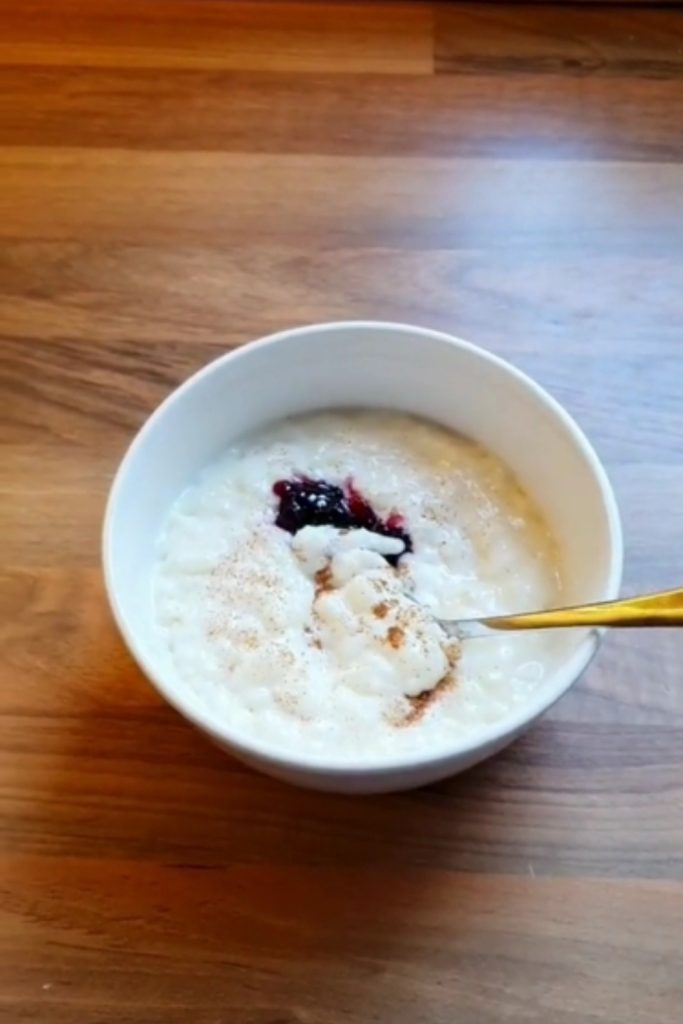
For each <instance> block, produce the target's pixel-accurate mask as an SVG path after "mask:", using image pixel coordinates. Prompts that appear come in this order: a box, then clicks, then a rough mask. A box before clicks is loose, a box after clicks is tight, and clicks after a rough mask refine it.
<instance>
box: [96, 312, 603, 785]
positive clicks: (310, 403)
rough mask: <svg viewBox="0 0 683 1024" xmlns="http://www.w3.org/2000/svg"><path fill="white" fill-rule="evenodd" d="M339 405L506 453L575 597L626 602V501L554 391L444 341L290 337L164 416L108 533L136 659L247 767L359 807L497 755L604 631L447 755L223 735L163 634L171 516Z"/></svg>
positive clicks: (224, 362)
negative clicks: (258, 444) (153, 588)
mask: <svg viewBox="0 0 683 1024" xmlns="http://www.w3.org/2000/svg"><path fill="white" fill-rule="evenodd" d="M335 406H337V407H339V406H346V407H349V406H361V407H370V408H390V409H399V410H403V411H406V412H409V413H414V414H417V415H420V416H423V417H427V418H429V419H432V420H435V421H437V422H439V423H441V424H443V425H445V426H446V427H450V428H452V429H454V430H457V431H460V432H462V433H463V434H466V435H468V436H469V437H472V438H474V439H475V440H477V441H479V442H481V443H482V444H483V445H485V446H486V447H487V448H489V449H491V450H493V451H494V452H496V453H497V454H498V455H499V456H500V457H501V458H502V459H503V460H504V461H505V462H506V463H507V464H508V465H509V466H511V467H512V469H513V470H514V471H515V473H516V474H517V476H518V478H519V480H520V481H521V482H522V484H523V485H524V486H525V487H526V489H527V490H528V491H529V492H530V493H531V494H532V495H533V496H534V497H535V499H536V501H537V502H538V503H539V505H540V506H541V508H542V509H543V510H544V512H545V514H546V516H547V518H548V520H549V521H550V523H551V525H552V528H553V529H554V531H555V534H556V536H557V538H558V540H559V542H560V545H561V548H562V551H563V555H564V562H565V573H566V587H567V596H568V599H569V600H570V601H572V602H574V601H577V602H578V601H584V600H586V601H588V600H600V599H607V598H611V597H615V596H616V594H617V592H618V589H619V584H620V581H621V568H622V539H621V528H620V523H619V514H618V511H617V507H616V503H615V500H614V496H613V493H612V490H611V487H610V485H609V482H608V480H607V477H606V475H605V472H604V470H603V468H602V466H601V464H600V462H599V460H598V458H597V456H596V454H595V452H594V451H593V449H592V448H591V446H590V444H589V443H588V441H587V440H586V438H585V437H584V435H583V434H582V433H581V431H580V430H579V428H578V427H577V426H576V424H575V423H574V421H573V420H572V419H571V418H570V417H569V415H568V414H567V413H566V412H565V411H564V410H563V409H562V408H561V407H560V406H559V405H558V404H557V402H556V401H554V399H552V398H551V397H550V396H549V395H548V394H547V393H546V392H545V391H543V390H542V389H541V388H540V387H539V386H538V385H537V384H535V383H534V382H533V381H532V380H530V379H529V378H528V377H526V376H524V374H522V373H520V372H519V371H518V370H516V369H514V368H513V367H512V366H510V365H509V364H507V363H505V362H503V361H502V360H501V359H498V358H497V357H496V356H493V355H491V354H490V353H488V352H485V351H483V350H482V349H479V348H476V347H475V346H473V345H470V344H468V343H467V342H464V341H460V340H458V339H456V338H452V337H449V336H448V335H445V334H441V333H438V332H437V331H430V330H425V329H422V328H418V327H408V326H405V325H402V324H390V323H372V322H369V323H366V322H351V323H331V324H319V325H315V326H312V327H305V328H298V329H294V330H290V331H283V332H282V333H280V334H276V335H273V336H272V337H269V338H265V339H263V340H262V341H259V342H256V343H255V344H252V345H248V346H246V347H244V348H241V349H239V350H238V351H236V352H232V353H229V354H228V355H225V356H222V357H221V358H219V359H217V360H216V361H215V362H213V363H210V364H209V365H208V366H206V367H204V369H203V370H200V371H199V373H196V374H195V375H194V376H193V377H191V378H190V379H189V380H187V381H186V382H185V383H184V384H183V385H182V386H181V387H179V388H178V389H177V390H176V391H174V392H173V394H171V395H170V396H169V397H168V398H167V399H166V401H165V402H163V404H162V405H161V406H160V407H159V408H158V409H157V410H156V412H154V413H153V415H152V416H151V417H150V418H149V420H148V421H147V422H146V423H145V425H144V426H143V428H142V429H141V431H140V432H139V434H138V435H137V437H136V438H135V440H134V441H133V443H132V444H131V446H130V448H129V450H128V452H127V454H126V456H125V458H124V460H123V462H122V463H121V466H120V468H119V471H118V473H117V475H116V478H115V480H114V483H113V486H112V489H111V493H110V496H109V502H108V506H107V512H106V517H105V523H104V538H103V559H104V572H105V580H106V587H107V592H108V595H109V600H110V602H111V607H112V610H113V612H114V616H115V617H116V621H117V623H118V625H119V628H120V630H121V633H122V634H123V637H124V639H125V641H126V643H127V645H128V647H129V648H130V651H131V653H132V654H133V656H134V658H135V659H136V661H137V662H138V664H139V665H140V667H141V668H142V669H143V670H144V671H145V672H146V674H147V675H148V676H149V678H150V679H151V680H152V682H153V683H154V684H155V686H156V687H157V689H158V690H159V691H160V693H161V694H162V695H163V696H164V697H165V698H166V699H167V700H168V701H169V702H170V703H171V704H172V705H173V706H174V707H175V708H177V709H178V711H180V712H181V713H182V714H183V715H185V717H186V718H188V719H189V720H190V721H191V722H193V723H194V724H195V725H198V726H199V727H200V728H201V729H203V730H204V731H205V732H207V733H208V734H209V736H211V737H212V738H213V739H214V740H216V741H217V742H218V743H219V744H221V745H222V746H223V747H225V748H227V749H228V750H229V751H231V752H232V753H233V754H235V755H236V756H237V757H239V758H241V759H242V760H243V761H245V762H247V763H249V764H251V765H253V766H255V767H257V768H260V769H262V770H263V771H265V772H268V773H270V774H272V775H275V776H278V777H280V778H283V779H286V780H288V781H291V782H295V783H298V784H300V785H304V786H311V787H314V788H318V789H328V790H336V791H340V792H350V793H370V792H383V791H389V790H398V789H408V788H411V787H414V786H420V785H423V784H425V783H428V782H433V781H435V780H437V779H441V778H444V777H445V776H448V775H452V774H454V773H455V772H459V771H462V770H463V769H465V768H468V767H470V766H471V765H473V764H475V763H476V762H478V761H481V760H482V759H483V758H485V757H488V756H490V755H491V754H493V753H495V752H496V751H498V750H500V749H501V748H502V747H504V746H505V745H506V744H507V743H509V742H510V741H511V740H513V739H514V738H515V737H516V736H518V735H519V734H520V733H522V732H523V731H524V730H525V729H527V728H528V727H529V725H531V723H532V722H533V721H534V720H535V719H536V718H538V716H539V715H541V714H542V713H543V712H544V711H545V710H546V709H547V708H549V707H550V706H551V705H552V704H553V703H554V702H555V701H556V700H557V699H558V697H560V696H561V695H562V694H563V693H564V692H565V691H566V690H567V689H568V688H569V687H570V686H571V685H572V683H573V682H574V681H575V680H576V679H577V678H578V676H579V675H580V674H581V673H582V672H583V670H584V669H585V668H586V666H587V664H588V663H589V661H590V660H591V658H592V656H593V654H594V653H595V650H596V648H597V646H598V643H599V639H600V637H599V635H598V633H597V632H596V631H592V632H588V631H583V630H581V631H568V632H567V633H566V634H565V637H564V638H563V642H564V643H565V646H564V647H563V648H562V656H561V660H560V663H559V666H558V668H557V670H556V671H554V672H553V673H552V674H551V675H550V677H549V678H548V679H547V680H546V681H545V683H544V684H543V685H542V686H541V688H540V689H539V690H538V691H537V692H536V694H535V695H534V696H533V698H532V699H531V700H530V701H529V703H528V704H527V705H526V706H525V707H523V708H522V709H521V710H515V711H514V713H513V714H511V715H509V716H508V717H506V718H504V719H503V720H501V721H499V722H496V723H495V724H494V725H491V726H487V727H485V728H482V729H481V730H480V731H479V732H477V733H476V734H474V735H472V736H471V737H470V738H469V739H466V740H462V739H458V740H455V741H454V743H453V745H452V746H451V747H450V748H449V749H446V750H444V749H440V750H434V751H426V752H425V753H424V754H422V755H421V756H415V755H411V756H409V757H401V758H396V759H395V760H394V761H392V762H391V763H384V764H382V765H381V766H379V767H378V766H377V765H374V766H373V765H372V764H370V763H367V764H363V763H362V762H359V763H357V764H354V765H352V766H349V765H348V764H339V763H334V761H333V759H329V760H326V759H324V758H321V757H311V756H305V755H298V754H296V753H294V752H292V753H291V754H290V755H288V756H283V755H282V754H280V753H278V752H276V751H274V750H272V749H270V748H269V747H268V745H267V744H265V743H262V742H261V741H260V740H259V738H258V736H245V735H240V734H239V733H238V732H237V731H233V730H232V729H231V727H230V724H229V723H225V722H219V721H216V720H215V718H213V717H212V715H211V713H210V711H209V710H207V708H205V707H204V706H203V705H202V702H201V700H200V699H198V697H197V696H196V694H194V693H193V692H191V691H190V690H189V689H188V688H187V687H184V686H183V685H182V684H180V683H179V682H178V681H177V679H176V678H175V674H174V671H173V669H172V666H171V665H170V662H169V660H168V655H167V654H166V653H165V652H164V651H163V650H162V649H161V646H160V645H159V643H158V638H157V636H156V634H155V628H154V624H153V621H152V610H151V598H150V571H151V567H152V562H153V558H154V548H155V541H156V538H157V535H158V533H159V531H160V528H161V525H162V521H163V519H164V517H165V515H166V513H167V511H168V509H169V506H170V504H171V503H172V502H173V500H174V499H175V498H176V497H177V496H178V494H179V493H180V492H181V491H182V490H183V489H184V488H185V487H186V486H187V484H189V483H190V482H191V481H193V480H194V479H195V477H196V476H197V473H198V472H199V470H200V469H201V468H202V467H203V466H204V465H205V464H206V463H208V462H210V461H211V460H212V459H213V458H215V457H216V456H217V455H218V454H219V453H220V452H221V450H222V449H223V448H224V447H225V446H226V445H227V444H228V443H229V442H231V441H232V440H234V439H235V438H237V437H238V436H239V435H241V434H244V433H246V432H247V431H251V430H254V429H256V428H258V427H261V426H263V425H265V424H266V423H268V422H269V421H272V420H276V419H279V418H281V417H283V416H289V415H292V414H294V413H302V412H307V411H313V410H316V409H321V408H331V407H335Z"/></svg>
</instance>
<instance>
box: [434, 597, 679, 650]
mask: <svg viewBox="0 0 683 1024" xmlns="http://www.w3.org/2000/svg"><path fill="white" fill-rule="evenodd" d="M437 622H438V623H439V625H440V626H441V628H442V629H443V630H444V631H445V632H446V633H447V634H448V635H449V636H452V637H454V638H455V639H456V640H469V639H470V638H473V637H479V636H492V635H493V634H494V633H496V632H498V631H500V630H515V629H557V628H558V627H566V626H622V627H623V626H626V627H633V626H683V589H681V590H662V591H660V592H659V593H657V594H641V595H640V596H639V597H627V598H625V599H623V600H620V601H600V602H599V603H597V604H578V605H574V606H573V607H570V608H551V609H548V610H546V611H538V612H522V613H521V614H517V615H494V616H489V617H487V618H485V619H437Z"/></svg>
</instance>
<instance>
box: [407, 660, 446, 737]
mask: <svg viewBox="0 0 683 1024" xmlns="http://www.w3.org/2000/svg"><path fill="white" fill-rule="evenodd" d="M453 683H454V680H453V677H452V676H451V674H450V672H447V673H446V675H445V676H444V677H443V678H442V679H440V680H439V681H438V683H437V684H436V686H434V687H432V689H431V690H423V691H422V693H417V694H415V696H413V697H406V700H407V701H408V703H409V704H410V711H409V712H408V714H407V715H406V716H405V718H403V719H402V720H401V722H399V723H398V724H399V725H414V724H415V722H419V720H420V719H421V718H422V716H423V715H424V714H425V713H426V711H427V710H428V708H430V707H431V706H432V704H434V703H435V701H436V700H438V698H439V696H440V695H441V694H442V693H443V692H444V691H445V690H449V689H450V688H451V687H452V686H453Z"/></svg>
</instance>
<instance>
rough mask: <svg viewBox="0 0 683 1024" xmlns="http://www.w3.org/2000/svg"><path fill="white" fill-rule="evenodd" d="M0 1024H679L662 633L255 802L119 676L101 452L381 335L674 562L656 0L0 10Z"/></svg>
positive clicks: (672, 221)
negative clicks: (555, 408) (457, 388)
mask: <svg viewBox="0 0 683 1024" xmlns="http://www.w3.org/2000/svg"><path fill="white" fill-rule="evenodd" d="M0 7H1V8H2V26H3V29H2V32H0V62H1V64H0V141H1V143H2V147H1V148H0V208H1V213H2V215H1V216H0V235H1V242H0V295H1V299H0V303H1V309H0V331H1V332H2V333H1V344H2V377H3V391H2V399H1V403H0V416H1V417H2V424H1V442H2V458H1V461H0V476H1V486H2V492H3V493H2V504H1V509H0V526H1V532H0V536H1V538H2V562H3V573H2V591H1V593H2V627H1V628H2V659H1V668H0V684H1V685H0V730H1V740H0V756H1V758H2V762H1V768H0V843H1V846H2V853H1V855H0V895H1V909H2V923H1V926H0V1018H1V1019H2V1021H3V1024H4V1022H7V1024H22V1022H31V1024H34V1022H36V1024H37V1022H40V1024H43V1022H44V1024H176V1022H178V1024H180V1022H182V1024H186V1022H189V1024H346V1022H349V1024H370V1022H373V1024H499V1022H506V1024H532V1022H538V1024H598V1022H600V1024H603V1022H610V1024H680V1021H681V1020H682V1019H683V1008H682V1007H683V963H682V956H681V944H682V940H683V882H682V880H683V686H682V685H681V684H682V679H681V675H682V670H681V662H682V660H683V634H681V633H679V634H676V633H675V632H674V631H669V632H666V631H662V632H659V633H641V634H637V633H633V634H631V635H626V634H622V635H619V636H617V635H614V636H611V637H610V638H609V640H608V641H607V643H606V644H605V646H604V648H603V651H602V653H601V655H600V657H599V659H598V661H597V662H596V663H595V665H594V667H593V668H591V670H590V672H589V673H588V674H587V675H586V677H585V679H584V680H583V681H582V682H581V684H580V685H579V686H577V687H576V688H575V689H574V690H573V692H572V693H571V694H570V695H568V696H567V697H566V698H565V699H564V700H563V701H562V702H561V703H560V705H559V706H558V707H557V708H556V709H554V710H553V712H552V713H551V714H549V715H548V716H547V717H546V718H545V720H544V721H543V722H542V723H541V724H540V725H538V726H537V727H536V728H535V729H533V730H532V731H531V733H530V734H529V735H528V736H527V737H526V738H524V739H523V740H521V741H520V742H518V743H516V744H515V745H514V746H512V747H511V748H510V749H509V750H507V751H506V752H505V753H504V754H503V755H502V756H500V757H498V758H496V759H495V760H493V761H491V762H490V763H488V764H484V765H482V766H481V767H479V768H477V769H475V770H474V771H472V772H470V773H468V774H467V775H465V776H463V777H460V778H457V779H454V780H453V781H450V782H447V783H444V784H442V785H438V786H434V787H432V788H430V789H427V790H424V791H422V792H416V793H412V794H406V795H398V796H392V797H385V798H377V799H344V798H335V797H330V796H323V795H317V794H312V793H305V792H298V791H296V790H294V789H289V788H286V787H285V786H282V785H279V784H277V783H275V782H272V781H270V780H269V779H267V778H263V777H261V776H260V775H257V774H254V773H252V772H251V771H248V770H246V769H245V768H242V767H240V766H239V765H238V764H236V763H234V762H233V761H231V760H230V759H229V758H228V757H226V756H225V755H223V754H221V753H220V752H218V751H217V750H214V749H213V747H211V746H210V745H209V744H208V743H207V742H206V741H205V740H204V739H203V738H202V737H201V736H199V735H198V734H196V733H195V732H194V731H193V730H192V729H191V728H190V727H189V726H187V725H186V724H185V723H184V722H183V721H182V720H181V719H180V718H179V717H178V716H177V715H176V714H175V713H173V712H172V711H171V710H169V709H168V708H167V707H165V706H164V705H163V704H162V702H161V700H160V698H159V697H158V696H157V695H156V694H155V693H154V691H153V690H152V689H151V688H150V686H149V685H148V684H147V683H146V682H145V680H144V679H143V678H142V676H141V674H140V673H139V671H138V670H137V669H136V667H135V666H134V665H133V663H132V662H131V659H130V658H129V656H128V655H127V654H126V652H125V650H124V648H123V645H122V643H121V641H120V639H119V637H118V635H117V633H116V631H115V629H114V627H113V625H112V622H111V618H110V615H109V613H108V611H107V608H106V605H105V599H104V595H103V589H102V581H101V577H100V570H99V566H98V538H99V531H100V520H101V515H102V507H103V502H104V499H105V495H106V492H107V487H108V485H109V482H110V480H111V476H112V473H113V471H114V468H115V466H116V464H117V460H118V459H119V457H120V455H121V453H122V450H123V449H124V447H125V445H126V444H127V443H128V441H129V440H130V438H131V436H132V434H133V432H134V431H135V429H136V428H137V427H138V425H139V424H140V423H141V422H142V420H143V419H144V417H145V416H146V415H147V414H148V413H149V411H150V410H151V409H152V408H153V407H154V406H155V404H156V403H157V402H158V401H159V400H160V399H161V398H162V397H163V396H164V395H165V394H167V392H168V391H169V390H170V389H171V388H172V387H173V386H174V385H176V384H177V383H178V381H180V380H182V379H183V378H184V377H185V376H186V375H187V374H189V373H190V372H191V371H193V370H195V369H196V368H197V367H199V366H201V365H202V364H203V363H204V362H206V361H207V360H209V359H211V358H212V357H214V356H216V355H217V354H218V353H220V352H222V351H224V350H225V349H226V348H227V347H230V346H232V345H237V344H240V343H242V342H244V341H246V340H248V339H250V338H253V337H257V336H259V335H262V334H264V333H266V332H269V331H271V330H273V329H276V328H279V327H282V326H285V325H292V324H299V323H306V322H309V321H316V320H328V319H335V318H356V317H358V318H382V319H396V320H407V321H413V322H415V323H421V324H426V325H431V326H435V327H440V328H446V329H448V330H451V331H453V332H456V333H458V334H461V335H464V336H465V337H467V338H471V339H472V340H474V341H476V342H480V343H482V344H484V345H486V346H489V347H490V348H492V349H493V350H495V351H497V352H500V353H501V354H503V355H505V356H508V357H510V358H511V359H512V360H514V361H515V362H516V363H517V364H518V365H519V366H521V367H522V368H523V369H525V370H528V371H530V372H531V373H532V374H534V375H535V376H536V377H537V378H538V379H539V380H540V381H541V382H542V383H543V384H545V385H547V387H548V388H549V389H550V390H551V391H552V392H554V394H555V395H557V397H558V398H559V399H560V400H561V401H562V402H563V403H565V404H566V406H567V407H568V408H569V409H570V410H571V411H572V412H573V413H574V414H575V415H576V417H577V418H578V420H579V421H580V423H581V424H582V425H583V426H584V427H585V428H586V430H587V431H588V433H589V435H590V436H591V437H592V438H593V440H594V441H595V443H596V445H597V448H598V450H599V452H600V453H601V455H602V456H603V458H604V459H605V460H606V462H607V464H608V466H609V469H610V471H611V476H612V479H613V481H614V485H615V487H616V490H617V493H618V497H619V499H620V502H621V507H622V511H623V516H624V524H625V532H626V544H627V568H626V580H625V585H626V588H627V589H628V590H634V589H636V588H650V587H653V588H654V587H659V586H662V587H663V586H667V585H676V584H680V583H682V582H683V562H682V560H681V556H680V552H681V539H682V537H683V512H682V508H683V401H682V396H683V263H682V260H681V252H682V249H681V246H682V243H683V166H682V161H683V126H682V111H683V9H680V8H679V9H675V8H674V9H661V10H660V9H654V8H651V7H646V8H644V9H640V8H637V7H631V8H629V7H626V8H618V7H615V6H611V7H610V6H608V7H592V6H585V5H579V6H576V7H556V6H548V5H541V6H521V5H520V6H517V5H514V4H513V5H510V4H508V5H506V6H503V7H498V6H492V5H488V4H486V5H461V6H447V5H436V4H430V3H424V4H417V3H405V4H389V5H388V4H384V3H366V4H345V3H338V4H334V3H310V4H282V5H281V4H275V3H261V4H230V3H228V2H221V0H156V2H152V0H139V2H137V3H134V2H133V0H97V2H92V3H88V2H86V0H80V2H77V0H51V2H50V0H46V2H45V3H39V2H36V0H23V2H22V3H21V4H17V3H14V2H12V3H10V2H9V0H0Z"/></svg>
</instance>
